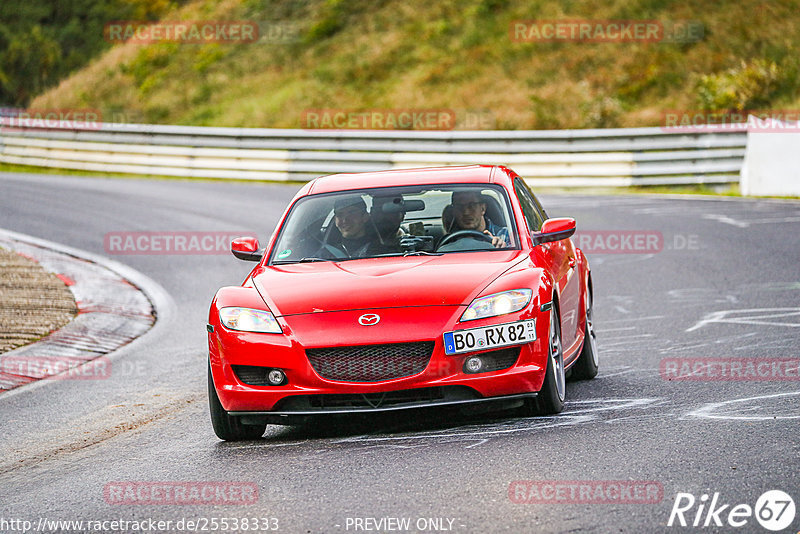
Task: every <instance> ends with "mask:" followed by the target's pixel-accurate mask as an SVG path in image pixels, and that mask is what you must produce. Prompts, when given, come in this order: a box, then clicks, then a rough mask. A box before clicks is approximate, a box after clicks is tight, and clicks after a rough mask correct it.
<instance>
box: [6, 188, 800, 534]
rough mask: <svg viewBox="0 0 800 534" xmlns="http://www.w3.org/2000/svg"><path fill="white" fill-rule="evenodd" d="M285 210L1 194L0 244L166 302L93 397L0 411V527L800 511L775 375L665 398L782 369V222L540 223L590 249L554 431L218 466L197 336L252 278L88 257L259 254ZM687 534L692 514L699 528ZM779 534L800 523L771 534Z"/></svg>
mask: <svg viewBox="0 0 800 534" xmlns="http://www.w3.org/2000/svg"><path fill="white" fill-rule="evenodd" d="M298 188H299V186H298V185H279V184H246V183H221V182H188V181H185V182H184V181H158V180H138V179H130V180H128V179H114V180H109V179H99V178H80V177H73V176H55V175H51V176H45V175H17V174H5V175H0V228H6V229H9V230H13V231H16V232H21V233H25V234H29V235H33V236H36V237H39V238H44V239H48V240H51V241H55V242H58V243H62V244H65V245H68V246H71V247H76V248H78V249H82V250H85V251H88V252H91V253H94V254H102V255H106V256H108V257H111V258H113V259H114V260H116V261H119V262H122V263H124V264H126V265H128V266H130V267H132V268H134V269H136V270H138V271H140V272H142V273H143V274H145V275H146V276H149V277H150V278H151V279H153V280H155V281H156V282H157V283H158V284H160V285H161V286H162V287H163V288H164V289H165V290H166V292H167V293H168V294H169V295H170V296H171V298H172V300H173V305H172V306H169V307H167V309H165V310H162V312H163V313H162V315H161V316H160V318H159V320H158V322H157V323H156V326H155V328H154V329H153V330H152V331H151V332H150V333H148V334H146V335H145V336H144V337H143V338H142V339H140V340H138V341H137V342H135V343H134V344H133V345H131V346H130V347H128V348H127V349H123V351H122V353H120V354H119V355H117V356H116V357H115V358H114V360H113V362H114V364H113V365H114V366H113V370H114V371H113V372H112V373H111V376H109V377H108V378H107V379H103V380H62V381H53V382H49V383H47V384H45V385H44V386H42V387H36V388H29V389H23V390H21V391H16V392H11V393H5V394H2V395H0V429H2V432H0V516H1V517H2V518H4V519H6V520H8V519H17V520H27V521H31V522H32V523H33V525H37V524H38V522H39V521H40V519H42V518H46V519H47V520H84V521H100V520H114V519H121V520H147V519H153V520H165V521H166V520H172V521H173V525H172V526H171V528H170V529H168V530H169V531H174V532H180V531H186V530H179V529H178V528H179V527H176V526H175V523H174V522H176V521H178V520H181V519H182V518H185V519H187V520H201V525H200V526H202V518H205V520H207V521H210V519H212V518H245V517H247V518H274V519H276V520H277V521H271V522H267V523H266V526H270V527H274V526H276V524H277V526H278V529H279V531H281V532H301V533H312V532H313V533H315V532H326V533H328V532H334V533H335V532H368V531H372V532H375V531H383V532H388V531H397V529H393V527H395V526H398V525H401V524H402V523H399V522H398V523H396V522H391V521H389V518H398V519H399V520H405V519H407V520H408V521H409V522H410V523H409V524H410V527H409V530H410V531H414V532H416V531H423V532H442V531H453V532H572V531H581V532H691V531H697V530H701V527H700V526H698V527H692V526H691V525H692V522H693V521H694V520H695V516H696V514H697V512H698V509H699V505H700V502H701V496H702V495H703V494H706V495H708V501H705V507H706V510H707V509H708V508H709V506H708V504H709V503H710V501H711V500H712V497H713V496H714V494H715V493H718V494H719V495H718V502H717V507H718V508H719V506H721V505H729V506H728V507H727V508H726V509H725V510H724V511H722V512H721V513H720V514H719V515H718V516H716V517H719V519H720V520H721V521H722V522H723V524H724V528H722V529H714V527H713V525H714V518H708V519H709V521H710V523H709V524H710V525H712V526H711V527H709V528H706V529H705V530H706V531H708V530H709V529H711V530H714V531H720V530H721V531H726V532H768V530H765V529H764V528H762V526H761V525H759V523H758V521H757V519H756V518H755V517H749V518H747V517H746V518H745V520H746V523H745V524H744V526H742V527H739V528H734V527H731V526H730V525H729V524H728V523H727V521H728V519H729V516H728V514H729V512H730V510H731V509H732V508H733V507H735V506H736V505H739V504H746V505H749V506H750V507H751V508H752V507H755V506H756V502H757V500H758V499H759V497H760V496H761V495H762V494H763V493H764V492H766V491H768V490H782V491H783V492H786V493H788V494H789V495H790V496H791V497H792V498H793V499H794V502H795V503H796V504H797V507H798V508H800V475H798V473H799V472H800V437H799V436H800V432H799V430H800V425H799V424H798V423H800V382H799V381H798V377H797V367H796V364H795V367H794V374H793V376H792V374H791V371H787V373H786V374H785V375H784V376H782V378H783V379H782V380H778V379H776V377H775V376H771V375H770V376H766V377H765V376H759V377H754V376H752V375H750V376H746V375H737V377H736V379H733V380H714V381H708V380H681V379H678V380H668V379H667V378H668V372H667V371H665V367H664V366H665V365H668V364H670V365H671V364H673V363H675V362H677V363H678V364H680V363H681V362H682V361H683V360H681V359H697V358H702V359H708V358H717V359H724V360H725V361H729V359H731V358H733V359H740V360H737V361H742V360H741V359H752V358H767V359H770V361H771V362H772V363H774V364H776V365H779V364H780V361H781V360H783V361H785V360H786V359H794V361H795V362H796V361H797V359H798V358H800V351H799V350H798V346H800V203H798V202H790V201H775V200H738V199H737V200H725V199H722V200H716V199H701V198H696V197H692V198H686V197H684V198H655V197H646V196H641V197H640V196H608V197H595V196H546V195H545V196H543V197H542V201H543V204H544V206H545V208H546V209H548V210H549V215H550V216H551V217H552V216H572V217H575V218H576V219H577V221H578V230H579V232H580V231H581V230H583V231H584V232H585V231H587V230H590V231H593V232H595V233H594V234H584V235H586V236H588V237H584V238H581V237H580V236H578V237H576V239H584V240H585V241H584V242H585V243H589V244H590V246H587V249H586V250H587V251H588V252H587V255H588V257H589V260H590V264H591V266H592V273H593V280H594V288H595V321H596V324H597V329H598V346H599V349H600V357H601V366H600V374H599V375H598V377H597V378H596V379H595V380H592V381H588V382H568V384H567V399H568V403H567V408H566V410H565V411H564V413H562V414H561V415H559V416H556V417H547V418H528V419H525V418H518V417H515V416H514V414H511V413H505V414H504V413H500V414H494V415H483V416H474V415H473V416H463V415H458V414H454V413H451V412H441V411H433V412H425V413H422V414H420V413H408V414H405V415H392V416H385V417H379V418H358V419H356V418H349V419H344V420H341V419H338V420H333V421H331V422H329V423H328V424H321V425H320V424H316V425H308V426H301V427H296V428H285V427H275V426H270V427H268V428H267V433H266V435H265V438H264V439H262V440H259V441H253V442H243V443H223V442H221V441H219V440H218V439H217V438H216V436H215V435H214V433H213V431H212V429H211V424H210V421H209V416H208V410H207V405H206V392H205V388H206V357H207V356H206V330H205V323H206V314H207V311H208V305H209V303H210V301H211V298H212V296H213V295H214V293H215V291H216V290H217V288H218V287H220V286H222V285H235V284H238V283H240V282H241V280H242V279H243V278H244V276H245V275H246V274H247V272H248V270H249V269H250V268H251V266H252V265H253V264H251V263H247V262H242V261H239V260H236V259H235V258H233V256H231V255H230V254H212V255H197V254H194V255H163V254H162V255H153V254H150V255H146V254H138V255H111V254H109V253H107V252H106V251H105V250H104V236H105V234H106V233H108V232H124V231H168V232H174V231H184V230H192V231H215V232H219V231H231V232H235V231H241V232H242V233H248V232H249V231H256V232H257V234H258V237H259V238H260V239H261V241H262V242H264V241H266V240H267V239H268V237H269V235H270V234H271V232H272V231H273V229H274V228H275V225H276V223H277V221H278V218H279V216H280V215H281V213H282V211H283V209H284V207H285V206H286V204H287V202H288V201H289V199H290V198H291V197H292V196H293V195H294V193H295V192H296V190H297V189H298ZM627 231H634V233H633V234H630V233H626V232H627ZM614 235H616V236H617V237H618V238H619V239H618V240H617V241H614V240H613V238H609V236H614ZM625 235H629V236H634V237H627V238H626V237H624V236H625ZM635 235H645V236H647V235H656V236H660V237H657V241H656V245H657V246H656V247H655V248H653V247H650V248H649V249H645V250H641V249H640V250H635V251H631V250H627V251H626V252H625V253H614V254H601V253H598V252H602V250H601V249H600V247H601V246H609V245H611V246H614V243H617V242H618V241H619V240H623V241H624V240H627V241H626V242H627V243H628V244H630V243H634V242H635V241H634V238H635ZM598 240H599V241H598ZM598 243H600V244H598ZM593 249H594V250H593ZM719 361H722V360H719ZM776 362H777V363H776ZM755 378H759V379H755ZM520 480H522V481H540V482H541V481H553V482H557V483H560V484H561V489H562V490H563V487H564V485H565V484H566V485H567V486H568V484H567V482H568V481H593V482H595V483H596V482H597V481H611V482H605V483H604V484H606V486H607V487H612V486H613V481H635V482H637V483H642V484H644V483H649V484H650V486H649V487H657V488H661V489H659V491H662V490H663V494H660V495H658V497H657V498H655V499H651V500H650V502H646V503H641V502H639V503H636V502H625V503H621V502H588V503H587V502H568V501H569V500H570V499H569V498H567V497H569V494H568V493H567V497H564V494H563V493H562V494H561V496H560V497H559V498H558V499H556V500H557V502H548V503H544V504H535V503H527V502H514V499H517V497H515V493H514V489H515V488H517V487H523V489H526V488H527V489H526V491H525V493H524V494H523V495H524V499H527V498H529V495H530V494H529V493H528V489H530V488H531V487H532V486H525V485H520V484H517V483H515V481H520ZM125 481H128V482H171V483H175V484H179V483H182V482H187V481H191V482H208V481H217V482H235V483H251V484H255V485H257V500H256V502H255V503H253V504H238V505H231V504H221V503H215V504H180V505H178V504H119V503H117V502H115V501H114V499H113V498H110V497H109V495H108V491H107V490H108V486H109V484H112V485H113V483H119V482H125ZM536 487H539V488H544V486H542V485H539V486H536ZM553 487H555V486H553ZM593 487H594V486H593ZM509 488H512V492H511V495H510V493H509ZM104 490H106V492H105V493H104ZM679 493H688V494H692V495H693V497H694V498H695V499H696V500H697V503H696V504H695V505H694V506H693V507H692V508H690V509H688V510H687V511H686V513H685V518H686V520H687V523H688V525H689V526H686V527H681V526H678V525H679V524H678V523H677V520H676V522H675V524H674V525H673V526H672V527H668V526H667V522H668V520H669V518H670V515H671V510H672V508H673V503H675V501H676V496H677V495H678V494H679ZM543 494H544V493H543ZM685 499H688V497H686V498H685ZM218 500H219V499H218ZM517 500H519V499H517ZM573 500H580V499H573ZM634 500H635V499H634ZM685 502H688V501H686V500H684V503H685ZM706 519H707V518H706V514H705V511H703V512H702V513H701V514H700V516H699V517H698V521H699V523H698V524H699V525H702V524H703V522H705V521H706ZM734 519H735V518H734ZM381 521H383V522H381ZM392 521H394V520H392ZM209 525H210V523H208V524H206V528H207V529H210V526H209ZM83 528H84V530H87V528H86V527H85V526H84V527H83ZM106 528H107V530H105V531H114V530H112V527H106ZM799 529H800V513H798V516H796V517H795V519H794V521H793V522H792V523H791V524H790V526H788V527H786V528H785V530H783V531H784V532H791V533H794V532H797V531H798V530H799ZM0 530H4V529H2V528H0ZM5 530H7V531H12V529H11V528H10V527H6V529H5ZM120 530H123V531H124V529H120ZM120 530H117V531H120ZM194 530H198V531H199V530H201V529H200V528H195V529H194ZM216 530H217V531H221V530H222V529H221V527H220V528H218V529H216ZM239 530H241V531H244V528H241V525H240V529H239ZM249 530H251V531H252V528H250V529H249ZM76 531H77V530H76ZM151 531H156V530H151Z"/></svg>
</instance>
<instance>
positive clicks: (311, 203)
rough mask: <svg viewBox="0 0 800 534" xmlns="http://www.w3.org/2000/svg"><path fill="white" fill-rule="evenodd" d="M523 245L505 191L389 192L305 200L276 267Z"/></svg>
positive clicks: (286, 232)
mask: <svg viewBox="0 0 800 534" xmlns="http://www.w3.org/2000/svg"><path fill="white" fill-rule="evenodd" d="M518 243H519V240H518V239H517V232H516V227H515V225H514V222H513V217H512V216H511V210H510V204H509V202H508V197H507V195H506V193H505V190H504V189H503V188H501V187H499V186H496V185H488V184H480V185H479V184H447V185H433V186H430V185H428V186H411V187H391V188H388V187H383V188H373V189H362V190H355V191H342V192H337V193H326V194H319V195H310V196H307V197H304V198H301V199H300V200H298V201H297V202H296V203H295V205H294V206H293V207H292V209H291V211H290V213H289V215H288V216H287V218H286V221H285V222H284V224H283V226H282V228H281V231H280V234H279V237H278V240H277V242H276V243H275V246H274V247H273V248H272V254H271V256H270V259H269V263H270V264H272V265H278V264H285V263H297V262H312V261H343V260H349V259H359V258H374V257H382V256H407V255H440V254H449V253H456V252H472V251H494V250H508V249H515V248H518Z"/></svg>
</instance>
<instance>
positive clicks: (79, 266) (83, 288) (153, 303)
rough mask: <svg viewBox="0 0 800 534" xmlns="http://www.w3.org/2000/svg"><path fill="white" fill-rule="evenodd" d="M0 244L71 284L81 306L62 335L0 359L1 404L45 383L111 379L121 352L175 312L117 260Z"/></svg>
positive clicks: (4, 235)
mask: <svg viewBox="0 0 800 534" xmlns="http://www.w3.org/2000/svg"><path fill="white" fill-rule="evenodd" d="M0 245H3V246H5V247H7V248H9V249H11V250H13V251H16V252H20V253H23V254H25V255H26V256H29V257H31V258H33V259H34V260H35V261H37V262H38V263H39V264H40V265H41V266H42V267H44V268H45V269H46V270H48V271H50V272H53V273H55V274H56V275H58V276H59V277H61V278H62V279H64V278H66V279H68V280H69V281H70V282H71V283H70V284H69V285H68V287H69V289H70V291H72V293H73V296H74V298H75V302H76V304H77V306H78V315H77V316H76V317H75V318H74V319H73V320H72V321H70V322H69V323H67V324H66V325H65V326H64V327H63V328H61V329H60V330H57V331H55V332H53V333H51V334H50V335H48V336H46V337H45V338H42V339H41V340H39V341H37V342H34V343H31V344H29V345H24V346H22V347H19V348H17V349H14V350H12V351H9V352H6V353H4V354H3V355H2V356H0V399H3V398H8V397H9V396H11V395H12V394H15V393H19V392H22V391H28V390H30V389H32V388H34V387H36V386H40V385H42V384H44V383H46V382H47V381H48V380H58V379H78V380H93V379H103V378H108V376H109V375H110V373H111V366H112V362H111V359H113V358H115V357H117V356H119V355H120V353H121V352H123V351H121V350H120V349H121V348H123V347H125V348H127V347H131V346H132V344H133V343H135V342H137V341H138V340H140V339H142V337H143V336H144V335H145V334H147V333H149V332H152V331H153V330H155V329H156V328H155V325H157V324H162V323H164V322H165V321H164V319H167V318H168V317H169V316H171V315H172V313H173V310H174V303H173V301H172V298H171V297H170V296H169V294H168V293H167V292H166V291H165V290H164V289H163V288H162V287H161V286H160V285H159V284H158V283H156V282H155V281H153V280H152V279H150V278H149V277H147V276H145V275H144V274H142V273H140V272H138V271H136V270H134V269H132V268H130V267H128V266H126V265H123V264H121V263H119V262H116V261H114V260H109V259H107V258H104V257H102V256H99V255H96V254H92V253H90V252H86V251H83V250H80V249H76V248H72V247H69V246H65V245H61V244H58V243H54V242H52V241H47V240H45V239H40V238H36V237H32V236H28V235H25V234H20V233H17V232H12V231H9V230H3V229H0Z"/></svg>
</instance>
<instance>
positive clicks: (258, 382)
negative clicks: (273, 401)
mask: <svg viewBox="0 0 800 534" xmlns="http://www.w3.org/2000/svg"><path fill="white" fill-rule="evenodd" d="M231 367H232V368H233V372H234V373H235V374H236V378H238V379H239V380H240V381H241V382H242V383H244V384H248V385H250V386H269V385H270V383H269V381H268V380H267V373H269V371H270V368H269V367H258V366H255V365H231Z"/></svg>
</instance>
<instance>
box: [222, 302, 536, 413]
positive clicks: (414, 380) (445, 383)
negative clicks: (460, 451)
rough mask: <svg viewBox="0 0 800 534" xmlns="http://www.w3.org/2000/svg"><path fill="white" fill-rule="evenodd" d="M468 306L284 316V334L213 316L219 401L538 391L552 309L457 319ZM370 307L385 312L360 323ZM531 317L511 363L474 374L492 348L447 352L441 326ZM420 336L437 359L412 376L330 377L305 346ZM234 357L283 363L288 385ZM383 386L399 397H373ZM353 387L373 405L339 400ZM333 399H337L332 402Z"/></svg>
mask: <svg viewBox="0 0 800 534" xmlns="http://www.w3.org/2000/svg"><path fill="white" fill-rule="evenodd" d="M463 309H464V308H463V307H462V306H432V307H420V308H417V309H409V308H389V309H379V310H354V311H342V312H325V313H318V314H307V315H302V316H293V317H279V318H278V321H279V322H280V323H281V327H282V328H283V334H257V333H249V332H238V331H232V330H228V329H226V328H225V327H224V326H221V325H220V324H219V322H218V321H217V322H216V324H214V323H212V326H213V327H214V328H213V332H209V338H208V341H209V357H210V363H211V371H212V375H213V378H214V384H215V386H216V389H217V393H218V396H219V398H220V402H221V403H222V406H223V407H224V408H225V410H227V411H228V412H229V413H231V414H232V415H242V416H262V415H276V416H284V415H286V416H288V415H315V414H321V413H327V414H333V413H370V412H391V411H397V410H406V409H415V408H424V407H431V406H466V405H479V404H483V403H488V401H491V400H503V399H505V400H518V399H524V398H529V397H532V396H535V394H536V392H538V391H539V390H540V389H541V387H542V382H543V380H544V373H545V368H546V361H547V339H548V329H549V324H548V317H549V314H542V315H540V316H538V317H533V316H532V313H533V312H532V311H531V310H535V308H529V309H528V310H525V311H523V312H520V313H517V314H508V315H504V316H501V317H493V318H490V319H484V320H480V321H470V323H469V325H468V326H467V325H465V324H463V323H458V322H457V321H458V318H459V317H460V315H461V313H463ZM365 313H379V314H380V315H381V321H380V323H379V325H376V326H369V327H363V326H360V325H358V323H357V319H358V317H359V316H361V315H363V314H365ZM531 318H535V319H537V320H536V337H537V339H536V341H533V342H530V343H527V344H524V345H520V346H518V348H519V356H518V357H517V358H516V361H515V363H513V365H511V366H510V367H508V368H505V369H500V370H496V371H489V372H484V373H477V374H468V373H465V372H464V369H463V364H464V360H465V359H466V358H468V357H470V356H473V355H476V354H478V355H479V354H482V353H486V352H490V351H476V352H472V353H465V354H459V355H450V356H448V355H446V354H445V353H444V343H443V339H442V334H443V333H444V332H446V331H449V330H458V329H463V328H473V327H478V326H485V325H490V324H501V323H506V322H509V321H516V320H527V319H531ZM212 321H213V317H212ZM354 325H355V326H354ZM332 340H335V342H332ZM413 342H430V343H432V344H433V349H432V353H431V356H430V360H429V361H428V362H427V365H425V366H424V368H423V370H422V371H421V372H417V373H415V374H413V375H411V376H403V377H400V378H393V379H388V380H380V381H371V382H363V381H343V380H330V379H326V378H324V377H323V376H321V375H320V373H318V372H317V370H315V368H314V366H312V364H311V362H310V361H309V358H308V356H307V354H306V349H313V348H320V347H331V346H339V347H341V346H356V345H358V346H363V345H380V344H389V343H413ZM234 365H236V366H238V365H243V366H261V367H270V368H279V369H281V370H283V372H284V373H285V374H286V377H287V382H286V384H284V385H281V386H266V385H265V386H255V385H249V384H246V383H244V382H243V381H242V380H241V379H240V378H239V377H238V376H237V375H236V373H235V372H234V369H233V367H232V366H234ZM434 388H439V389H440V390H443V391H445V392H444V393H442V394H437V395H432V396H427V395H422V396H421V398H416V397H415V392H419V391H422V390H432V389H434ZM382 394H393V395H395V396H396V397H398V398H399V400H397V401H396V402H393V403H391V404H386V403H383V402H381V403H378V404H377V405H373V404H375V403H374V402H372V401H371V400H368V399H374V398H376V397H380V395H382ZM347 395H350V396H354V397H355V401H357V400H358V398H359V396H365V397H364V399H365V404H366V405H362V406H359V402H351V403H349V404H348V403H347V402H345V403H342V402H339V400H340V399H341V397H342V396H347ZM331 399H334V400H336V402H333V403H332V404H331V402H329V400H331ZM362 404H364V403H362Z"/></svg>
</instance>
